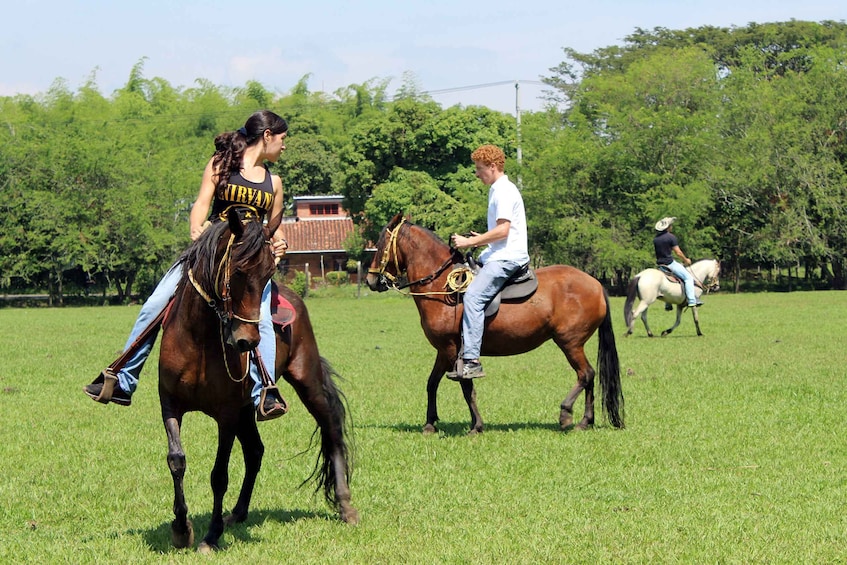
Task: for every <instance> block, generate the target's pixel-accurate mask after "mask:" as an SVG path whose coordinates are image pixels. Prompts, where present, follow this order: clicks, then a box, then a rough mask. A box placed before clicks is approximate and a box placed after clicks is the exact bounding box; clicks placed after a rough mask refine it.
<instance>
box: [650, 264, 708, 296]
mask: <svg viewBox="0 0 847 565" xmlns="http://www.w3.org/2000/svg"><path fill="white" fill-rule="evenodd" d="M656 269H658V270H659V272H660V273H662V274H663V275H665V278H666V279H668V281H669V282H672V283H678V284H679V285H680V286H684V283H683V282H682V279H681V278H679V277H678V276H676V275H675V274H673V271H671V270H670V269H668V268H667V267H666V266H664V265H656ZM694 286H696V287H698V288H701V289H703V290H706V287H705V286H703V283H701V282H700V281H698V280H697V278H696V277H695V278H694Z"/></svg>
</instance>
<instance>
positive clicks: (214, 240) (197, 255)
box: [177, 221, 266, 284]
mask: <svg viewBox="0 0 847 565" xmlns="http://www.w3.org/2000/svg"><path fill="white" fill-rule="evenodd" d="M243 226H244V233H243V234H242V235H241V237H240V238H238V240H237V241H236V242H235V244H234V245H233V247H232V269H233V270H235V269H244V268H246V266H247V263H249V262H250V261H251V260H252V259H253V258H254V257H255V256H256V254H257V253H259V252H260V251H261V250H262V246H263V245H264V244H265V243H266V239H265V233H264V230H263V229H262V224H261V223H260V222H258V221H248V222H246V223H245V224H243ZM229 235H230V231H229V223H227V222H225V221H218V222H213V223H212V224H210V225H209V227H208V228H206V230H205V231H204V232H203V233H202V234H201V235H200V237H198V238H197V240H195V241H194V242H193V243H192V244H191V245H190V246H188V249H186V250H185V251H183V253H182V255H180V257H179V259H178V260H177V263H179V264H181V265H182V269H183V272H187V271H188V269H191V270H192V272H193V274H194V278H195V279H197V280H198V281H204V282H208V283H210V284H211V283H213V281H211V277H212V276H213V273H215V271H216V267H217V265H216V263H217V261H220V258H219V257H218V253H219V252H220V251H221V250H223V247H222V244H223V245H225V244H226V242H227V241H229Z"/></svg>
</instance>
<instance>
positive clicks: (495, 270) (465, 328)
mask: <svg viewBox="0 0 847 565" xmlns="http://www.w3.org/2000/svg"><path fill="white" fill-rule="evenodd" d="M520 267H521V265H520V263H516V262H514V261H488V262H487V263H485V264H484V265H483V266H482V268H481V269H480V270H479V271H478V272H477V273H476V274H475V275H474V278H473V280H472V281H471V284H470V285H469V286H468V289H467V290H466V291H465V295H464V296H463V297H462V303H463V304H464V312H463V314H462V340H463V341H464V347H465V351H464V353H463V354H462V357H463V358H464V359H479V352H480V349H481V348H482V333H483V330H484V329H485V308H486V307H487V306H488V304H489V303H490V302H491V300H492V299H493V298H494V297H495V296H497V293H498V292H500V289H501V288H503V285H505V284H506V281H507V280H508V279H509V277H511V276H512V274H513V273H514V272H515V271H517V270H518V269H519V268H520Z"/></svg>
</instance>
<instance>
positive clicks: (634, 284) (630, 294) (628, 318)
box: [623, 276, 639, 327]
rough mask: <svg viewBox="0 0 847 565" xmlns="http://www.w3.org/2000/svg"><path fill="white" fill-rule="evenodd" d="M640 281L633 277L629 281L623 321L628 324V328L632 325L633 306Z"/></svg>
mask: <svg viewBox="0 0 847 565" xmlns="http://www.w3.org/2000/svg"><path fill="white" fill-rule="evenodd" d="M638 279H639V277H637V276H636V277H633V279H632V280H631V281H629V286H628V287H627V288H626V302H625V303H624V305H623V319H624V321H625V322H626V327H630V326H631V325H632V304H633V303H634V302H635V297H636V296H637V295H638Z"/></svg>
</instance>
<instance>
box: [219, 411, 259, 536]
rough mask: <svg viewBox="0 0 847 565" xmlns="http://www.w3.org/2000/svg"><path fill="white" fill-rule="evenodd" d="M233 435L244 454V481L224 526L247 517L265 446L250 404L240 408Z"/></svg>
mask: <svg viewBox="0 0 847 565" xmlns="http://www.w3.org/2000/svg"><path fill="white" fill-rule="evenodd" d="M235 436H236V437H237V438H238V441H239V443H241V453H242V454H243V455H244V481H243V482H242V483H241V492H240V493H239V494H238V502H236V503H235V507H234V508H233V509H232V513H231V514H230V515H229V516H227V517H226V518H225V519H224V525H225V526H230V525H232V524H237V523H241V522H243V521H244V520H246V519H247V512H248V510H249V509H250V500H251V499H252V497H253V488H254V487H255V486H256V477H257V476H258V475H259V470H260V469H261V467H262V457H263V456H264V454H265V446H264V444H263V443H262V438H261V437H260V436H259V429H258V428H257V427H256V419H255V417H254V416H253V406H252V405H249V404H248V405H247V406H245V407H244V408H242V409H241V413H240V414H239V420H238V429H237V430H236V432H235Z"/></svg>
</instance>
